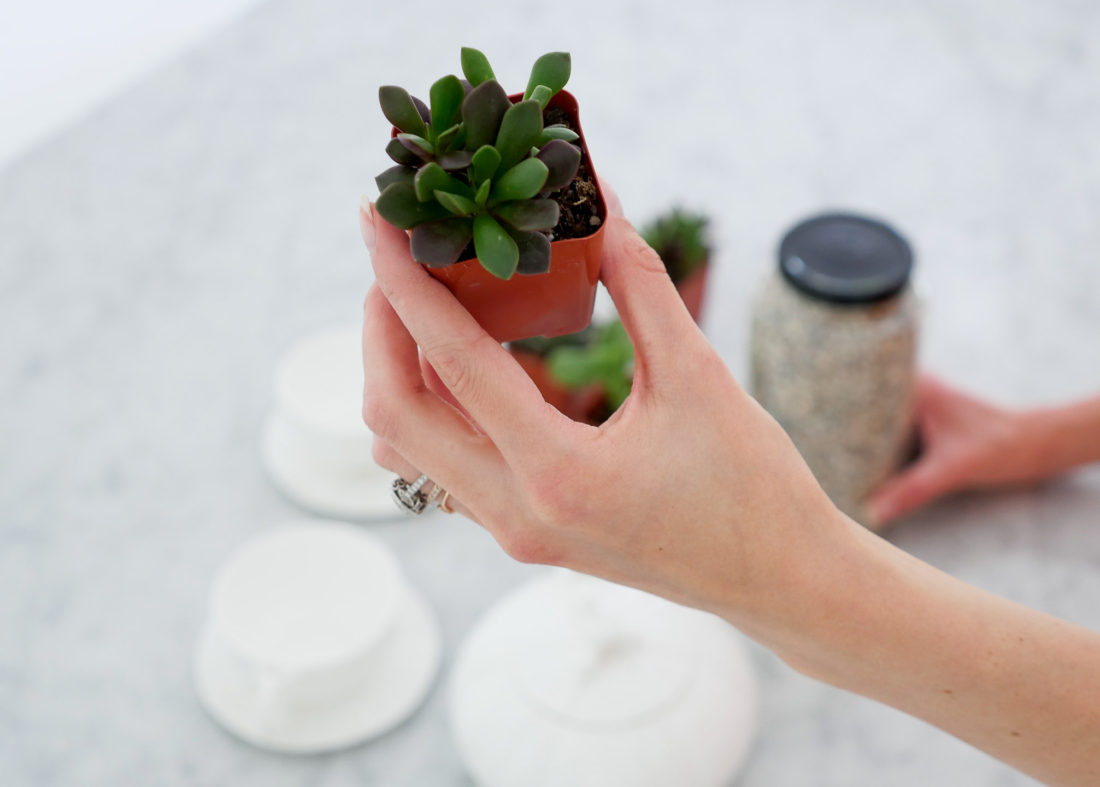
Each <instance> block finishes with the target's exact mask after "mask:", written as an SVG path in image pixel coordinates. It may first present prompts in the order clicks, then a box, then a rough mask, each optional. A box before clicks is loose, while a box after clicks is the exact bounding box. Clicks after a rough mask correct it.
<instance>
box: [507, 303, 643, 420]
mask: <svg viewBox="0 0 1100 787" xmlns="http://www.w3.org/2000/svg"><path fill="white" fill-rule="evenodd" d="M511 349H512V352H513V354H516V352H517V348H516V346H515V345H512V348H511ZM520 351H521V352H526V353H529V354H530V355H531V357H533V358H536V359H540V360H541V361H542V364H541V365H536V366H535V367H534V368H535V369H536V371H537V373H538V376H536V375H532V379H534V380H535V383H536V384H537V385H539V389H540V390H541V391H542V392H543V396H544V397H545V398H546V400H547V401H548V402H550V403H551V404H553V405H554V406H555V407H557V408H558V409H559V410H561V411H562V412H563V413H565V414H566V415H568V416H569V417H570V418H572V419H573V420H575V421H584V422H586V423H590V424H593V425H595V426H598V425H599V424H602V423H603V422H604V421H606V420H607V419H608V418H610V417H611V415H612V414H613V413H614V412H615V411H616V410H617V409H619V407H620V406H621V405H622V403H623V402H624V401H626V397H627V396H629V395H630V387H631V383H632V382H633V378H634V346H633V345H632V344H631V343H630V338H629V337H628V336H627V333H626V329H625V328H624V327H623V324H622V322H621V321H620V320H614V321H613V322H609V323H605V324H603V325H592V326H590V327H589V328H588V330H586V331H584V332H583V333H579V334H573V335H571V336H565V337H560V338H557V339H549V340H542V345H541V348H540V347H539V346H538V344H536V345H535V346H530V345H528V346H527V347H523V346H521V348H520ZM540 352H541V357H540V355H539V354H538V353H540ZM521 364H523V361H521ZM524 368H525V369H527V368H528V366H527V365H524ZM528 373H529V374H530V373H531V372H530V370H529V371H528ZM544 386H545V387H544Z"/></svg>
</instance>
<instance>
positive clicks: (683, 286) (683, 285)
mask: <svg viewBox="0 0 1100 787" xmlns="http://www.w3.org/2000/svg"><path fill="white" fill-rule="evenodd" d="M709 268H710V261H709V260H708V261H706V262H704V263H703V264H702V265H700V266H699V267H698V268H697V269H695V270H694V271H692V272H691V273H689V274H688V275H687V276H686V277H684V278H683V279H681V280H680V281H678V282H676V291H677V292H679V293H680V298H681V299H682V300H683V301H684V305H685V306H687V309H688V312H689V313H690V314H691V317H692V319H693V320H695V322H699V321H700V320H701V319H702V317H703V301H704V300H705V297H706V292H707V271H708V270H709Z"/></svg>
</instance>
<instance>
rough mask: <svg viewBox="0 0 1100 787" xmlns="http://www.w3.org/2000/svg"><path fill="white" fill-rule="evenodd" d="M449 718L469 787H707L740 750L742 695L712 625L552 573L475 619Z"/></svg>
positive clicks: (673, 608) (739, 670)
mask: <svg viewBox="0 0 1100 787" xmlns="http://www.w3.org/2000/svg"><path fill="white" fill-rule="evenodd" d="M450 714H451V723H452V726H453V727H454V732H455V736H456V741H457V743H458V748H459V752H460V754H461V756H462V758H463V760H464V761H465V763H466V765H467V768H468V769H469V771H470V773H471V774H472V775H473V777H474V779H475V781H476V782H477V783H478V784H479V785H481V786H482V787H511V786H512V785H517V784H523V785H525V787H539V786H540V785H544V786H547V787H549V785H570V787H584V786H585V785H593V786H595V785H609V784H616V785H617V784H629V785H632V787H647V786H648V785H652V787H666V785H670V784H675V785H677V787H696V786H698V787H718V786H719V785H724V784H728V783H729V781H730V780H731V779H732V778H733V777H734V776H735V775H736V772H737V770H738V769H739V768H740V766H741V763H742V761H743V760H744V757H745V755H746V754H747V752H748V748H749V744H750V742H751V740H752V736H753V732H754V729H755V719H756V684H755V680H754V678H753V675H752V670H751V665H750V663H749V660H748V657H747V654H746V652H745V649H744V646H743V644H742V639H741V635H740V634H738V633H737V632H736V631H735V630H734V629H732V628H731V627H730V626H729V625H728V624H727V623H725V622H724V621H722V620H720V619H718V618H716V617H714V616H712V615H709V614H707V613H703V612H699V611H698V610H692V609H687V608H685V607H680V606H678V605H676V604H672V603H671V602H668V601H665V600H663V599H659V598H657V597H655V596H651V595H648V594H645V593H642V592H640V591H636V590H632V589H629V588H624V587H621V586H618V585H613V584H610V583H607V582H602V581H600V580H595V579H591V578H589V577H582V576H579V575H575V574H570V573H568V572H552V573H550V574H549V575H548V576H546V577H543V578H540V579H537V580H534V581H532V582H530V583H528V584H527V585H524V586H522V587H521V588H519V589H517V590H516V591H514V592H513V593H511V594H510V595H509V596H507V597H506V598H504V599H502V600H501V601H500V602H498V603H497V604H496V605H495V606H494V607H493V608H492V609H490V610H489V612H488V613H486V615H485V616H484V617H483V618H482V619H481V621H479V622H478V624H477V625H476V627H475V628H474V630H473V631H472V632H471V634H470V635H469V637H468V638H467V640H466V642H465V643H464V644H463V646H462V648H461V650H460V652H459V655H458V659H457V662H456V666H455V670H454V674H453V677H452V684H451V693H450Z"/></svg>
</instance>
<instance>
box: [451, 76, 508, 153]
mask: <svg viewBox="0 0 1100 787" xmlns="http://www.w3.org/2000/svg"><path fill="white" fill-rule="evenodd" d="M511 106H512V102H511V101H509V100H508V94H507V93H505V92H504V88H502V87H501V86H500V84H499V83H498V82H497V81H496V80H495V79H490V80H489V81H488V82H482V83H481V84H480V85H478V86H477V87H475V88H474V89H473V90H471V91H470V95H468V96H466V100H465V101H463V102H462V113H461V114H462V123H463V125H465V127H466V147H467V148H470V149H472V150H477V149H478V148H480V147H481V146H482V145H491V144H492V143H493V142H495V141H496V138H497V132H498V131H499V129H500V122H501V119H502V118H503V117H504V113H505V112H507V111H508V108H509V107H511Z"/></svg>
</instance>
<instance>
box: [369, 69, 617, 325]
mask: <svg viewBox="0 0 1100 787" xmlns="http://www.w3.org/2000/svg"><path fill="white" fill-rule="evenodd" d="M570 69H571V63H570V57H569V55H568V54H567V53H564V52H551V53H549V54H546V55H543V56H542V57H540V58H539V59H538V60H537V61H536V62H535V64H534V66H533V68H532V69H531V76H530V79H529V80H528V84H527V89H526V91H525V92H524V93H523V94H515V95H511V96H509V95H508V94H507V93H505V91H504V88H502V87H501V86H500V84H499V83H498V82H497V81H496V77H495V75H494V73H493V70H492V68H491V67H490V65H489V61H488V60H487V59H486V57H485V55H483V54H482V53H481V52H479V51H477V50H476V49H470V48H463V50H462V71H463V74H464V75H465V77H466V79H465V80H461V79H459V78H458V77H457V76H453V75H450V76H445V77H443V78H442V79H440V80H438V81H437V82H435V84H433V85H432V86H431V90H430V92H429V99H430V101H429V103H430V106H428V105H425V104H424V102H422V101H420V100H419V99H417V98H415V97H413V96H410V95H409V94H408V93H407V92H406V91H405V90H404V89H402V88H399V87H394V86H384V87H382V88H380V89H379V91H378V99H379V103H380V104H381V106H382V111H383V113H384V114H385V116H386V118H387V119H388V120H389V121H390V122H391V123H392V124H393V126H394V128H393V133H392V135H391V137H392V138H391V140H390V142H389V144H388V145H387V146H386V153H387V154H388V155H389V156H390V158H392V159H393V160H394V162H396V165H395V166H393V167H390V168H389V169H387V170H386V171H385V172H383V173H382V174H380V175H379V176H378V177H377V178H376V183H377V185H378V188H379V190H380V192H381V193H380V195H379V197H378V201H377V203H376V209H377V210H378V212H379V213H380V214H381V215H382V217H383V218H385V219H386V220H387V221H388V222H390V223H391V224H393V225H394V226H396V227H399V228H401V229H404V230H409V231H410V238H409V247H410V251H411V253H412V256H413V259H415V260H416V261H417V262H420V263H423V264H424V265H426V266H427V268H428V272H429V273H430V274H431V275H432V276H434V277H435V278H437V279H439V280H440V281H442V282H443V283H444V284H445V285H446V286H447V287H448V288H449V289H450V290H451V292H453V293H454V295H455V297H456V298H457V299H458V300H459V302H461V303H462V304H463V305H464V306H465V307H466V308H467V309H468V310H469V311H470V313H471V314H473V316H474V317H475V318H476V319H477V320H478V322H479V323H481V325H482V326H483V327H484V328H485V329H486V331H488V332H489V333H490V334H491V335H492V336H493V337H494V338H496V339H497V340H498V341H511V340H514V339H522V338H527V337H531V336H540V335H541V336H560V335H562V334H568V333H572V332H575V331H579V330H581V329H582V328H584V327H585V326H586V325H588V323H589V322H590V321H591V319H592V307H593V304H594V301H595V294H596V282H597V280H598V278H599V267H600V255H601V253H602V249H603V226H604V220H605V219H606V217H607V209H606V205H605V203H604V199H603V195H602V193H601V191H600V189H599V183H598V181H597V179H596V173H595V170H594V169H593V167H592V163H591V160H590V159H589V156H588V149H587V147H586V146H585V142H584V137H583V136H582V132H581V127H580V121H579V118H578V111H577V102H576V99H574V98H573V96H572V95H570V94H569V93H568V92H566V91H564V90H562V88H563V87H564V86H565V83H566V82H567V81H568V79H569V74H570Z"/></svg>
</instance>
